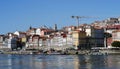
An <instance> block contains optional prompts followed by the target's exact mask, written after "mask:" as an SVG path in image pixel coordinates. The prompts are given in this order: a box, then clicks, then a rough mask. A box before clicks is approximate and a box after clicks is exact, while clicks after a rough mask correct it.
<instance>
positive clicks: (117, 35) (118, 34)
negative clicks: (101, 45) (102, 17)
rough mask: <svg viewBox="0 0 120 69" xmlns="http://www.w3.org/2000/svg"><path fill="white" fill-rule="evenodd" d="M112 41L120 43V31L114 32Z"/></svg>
mask: <svg viewBox="0 0 120 69" xmlns="http://www.w3.org/2000/svg"><path fill="white" fill-rule="evenodd" d="M112 41H120V30H115V31H113V32H112Z"/></svg>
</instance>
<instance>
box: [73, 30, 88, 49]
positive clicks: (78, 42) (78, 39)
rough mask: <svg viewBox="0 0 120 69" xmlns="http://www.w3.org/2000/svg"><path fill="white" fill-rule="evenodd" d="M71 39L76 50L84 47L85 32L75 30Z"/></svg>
mask: <svg viewBox="0 0 120 69" xmlns="http://www.w3.org/2000/svg"><path fill="white" fill-rule="evenodd" d="M72 38H73V45H74V46H75V48H76V49H77V48H78V47H84V46H85V42H86V40H85V38H86V32H85V31H79V30H75V31H72Z"/></svg>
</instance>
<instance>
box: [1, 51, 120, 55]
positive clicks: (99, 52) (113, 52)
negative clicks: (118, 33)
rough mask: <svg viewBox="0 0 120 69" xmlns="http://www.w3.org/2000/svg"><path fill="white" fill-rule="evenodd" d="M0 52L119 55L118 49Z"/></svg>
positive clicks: (10, 52)
mask: <svg viewBox="0 0 120 69" xmlns="http://www.w3.org/2000/svg"><path fill="white" fill-rule="evenodd" d="M1 54H19V55H29V54H30V55H43V54H45V55H120V50H99V51H94V50H78V51H77V50H67V51H61V52H56V51H53V52H51V51H46V52H38V51H5V52H1Z"/></svg>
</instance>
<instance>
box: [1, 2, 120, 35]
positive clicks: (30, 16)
mask: <svg viewBox="0 0 120 69" xmlns="http://www.w3.org/2000/svg"><path fill="white" fill-rule="evenodd" d="M119 7H120V0H0V24H1V25H0V34H6V33H7V32H15V31H16V30H19V31H26V30H27V29H28V28H29V27H30V26H32V27H36V28H38V27H41V26H44V25H46V26H48V27H53V26H54V24H57V25H58V27H59V28H61V27H63V26H70V25H77V23H76V20H75V19H72V18H71V16H72V15H75V16H91V17H98V18H84V19H81V20H80V23H81V24H82V23H88V24H89V23H91V22H94V21H95V20H104V19H106V18H108V17H119V16H120V8H119Z"/></svg>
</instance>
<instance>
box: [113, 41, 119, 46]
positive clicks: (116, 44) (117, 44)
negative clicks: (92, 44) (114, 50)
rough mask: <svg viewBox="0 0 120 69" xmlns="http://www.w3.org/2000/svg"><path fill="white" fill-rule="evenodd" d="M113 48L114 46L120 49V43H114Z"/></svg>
mask: <svg viewBox="0 0 120 69" xmlns="http://www.w3.org/2000/svg"><path fill="white" fill-rule="evenodd" d="M112 46H113V47H120V41H114V42H113V43H112Z"/></svg>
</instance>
